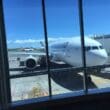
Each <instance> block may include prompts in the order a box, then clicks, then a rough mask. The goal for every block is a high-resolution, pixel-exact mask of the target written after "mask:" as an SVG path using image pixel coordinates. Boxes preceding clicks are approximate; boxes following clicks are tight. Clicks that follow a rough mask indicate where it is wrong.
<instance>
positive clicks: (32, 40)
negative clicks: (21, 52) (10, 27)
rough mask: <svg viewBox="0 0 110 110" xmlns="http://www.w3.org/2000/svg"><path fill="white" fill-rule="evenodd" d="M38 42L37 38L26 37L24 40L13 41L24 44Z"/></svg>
mask: <svg viewBox="0 0 110 110" xmlns="http://www.w3.org/2000/svg"><path fill="white" fill-rule="evenodd" d="M38 42H40V41H39V40H35V39H26V40H15V41H14V42H13V43H16V44H26V43H38Z"/></svg>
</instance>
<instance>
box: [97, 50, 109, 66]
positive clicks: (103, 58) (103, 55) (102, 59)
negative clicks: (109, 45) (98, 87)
mask: <svg viewBox="0 0 110 110" xmlns="http://www.w3.org/2000/svg"><path fill="white" fill-rule="evenodd" d="M107 59H108V55H107V52H106V51H105V50H104V49H103V50H100V51H99V52H97V53H96V60H97V63H99V65H103V64H105V63H106V62H107Z"/></svg>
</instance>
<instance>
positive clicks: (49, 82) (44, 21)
mask: <svg viewBox="0 0 110 110" xmlns="http://www.w3.org/2000/svg"><path fill="white" fill-rule="evenodd" d="M42 14H43V24H44V36H45V49H46V62H47V72H48V84H49V96H50V97H51V96H52V89H51V88H52V87H51V78H50V76H51V73H50V60H49V48H48V37H47V24H46V12H45V1H44V0H42Z"/></svg>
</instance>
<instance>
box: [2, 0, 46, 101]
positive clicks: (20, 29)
mask: <svg viewBox="0 0 110 110" xmlns="http://www.w3.org/2000/svg"><path fill="white" fill-rule="evenodd" d="M3 5H4V17H5V27H6V36H7V47H8V60H9V68H10V76H11V77H16V76H17V77H19V75H21V76H23V75H26V74H27V76H28V75H31V74H34V73H35V74H37V72H38V71H42V70H46V60H45V45H42V42H44V31H43V22H42V8H41V0H32V1H30V0H26V1H25V0H4V1H3ZM41 74H43V73H42V72H41ZM36 77H37V76H36ZM36 77H28V78H18V79H12V80H11V89H12V99H13V100H21V99H25V95H26V94H27V93H26V94H25V91H26V92H27V91H28V90H27V89H29V88H30V90H29V91H32V90H33V89H35V91H36V89H37V87H38V84H37V83H39V81H38V80H36V81H35V79H36ZM39 77H40V76H38V77H37V78H39ZM23 80H24V83H23ZM28 80H29V81H28ZM28 82H31V84H29V83H28ZM33 82H34V83H36V85H35V84H34V83H33ZM18 83H19V84H18ZM42 83H43V84H44V83H45V84H47V85H48V79H47V75H46V78H45V79H42ZM26 85H29V86H30V87H29V88H28V86H26ZM35 86H36V87H35ZM39 86H40V85H39ZM15 87H16V89H17V92H16V90H14V89H15ZM23 87H24V88H23ZM41 88H42V87H41ZM25 89H26V90H25ZM31 89H32V90H31ZM46 89H47V91H46V92H48V87H46ZM19 90H23V91H24V93H23V91H19ZM18 92H19V94H20V95H22V94H23V98H21V96H20V98H18V97H17V96H19V95H18V94H17V93H18ZM39 92H40V90H39ZM47 95H48V94H47ZM42 96H43V95H42ZM16 97H17V98H16ZM33 97H34V96H33ZM27 98H32V97H31V96H29V97H26V99H27Z"/></svg>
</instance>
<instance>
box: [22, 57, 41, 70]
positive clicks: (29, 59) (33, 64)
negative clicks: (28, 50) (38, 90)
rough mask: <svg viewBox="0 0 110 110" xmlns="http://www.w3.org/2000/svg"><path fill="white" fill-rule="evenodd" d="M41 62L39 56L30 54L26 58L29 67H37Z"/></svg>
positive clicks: (26, 64)
mask: <svg viewBox="0 0 110 110" xmlns="http://www.w3.org/2000/svg"><path fill="white" fill-rule="evenodd" d="M38 62H39V58H36V57H33V56H29V57H27V58H26V59H25V62H24V65H25V66H26V68H27V69H29V70H33V69H35V68H36V67H37V65H38Z"/></svg>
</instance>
